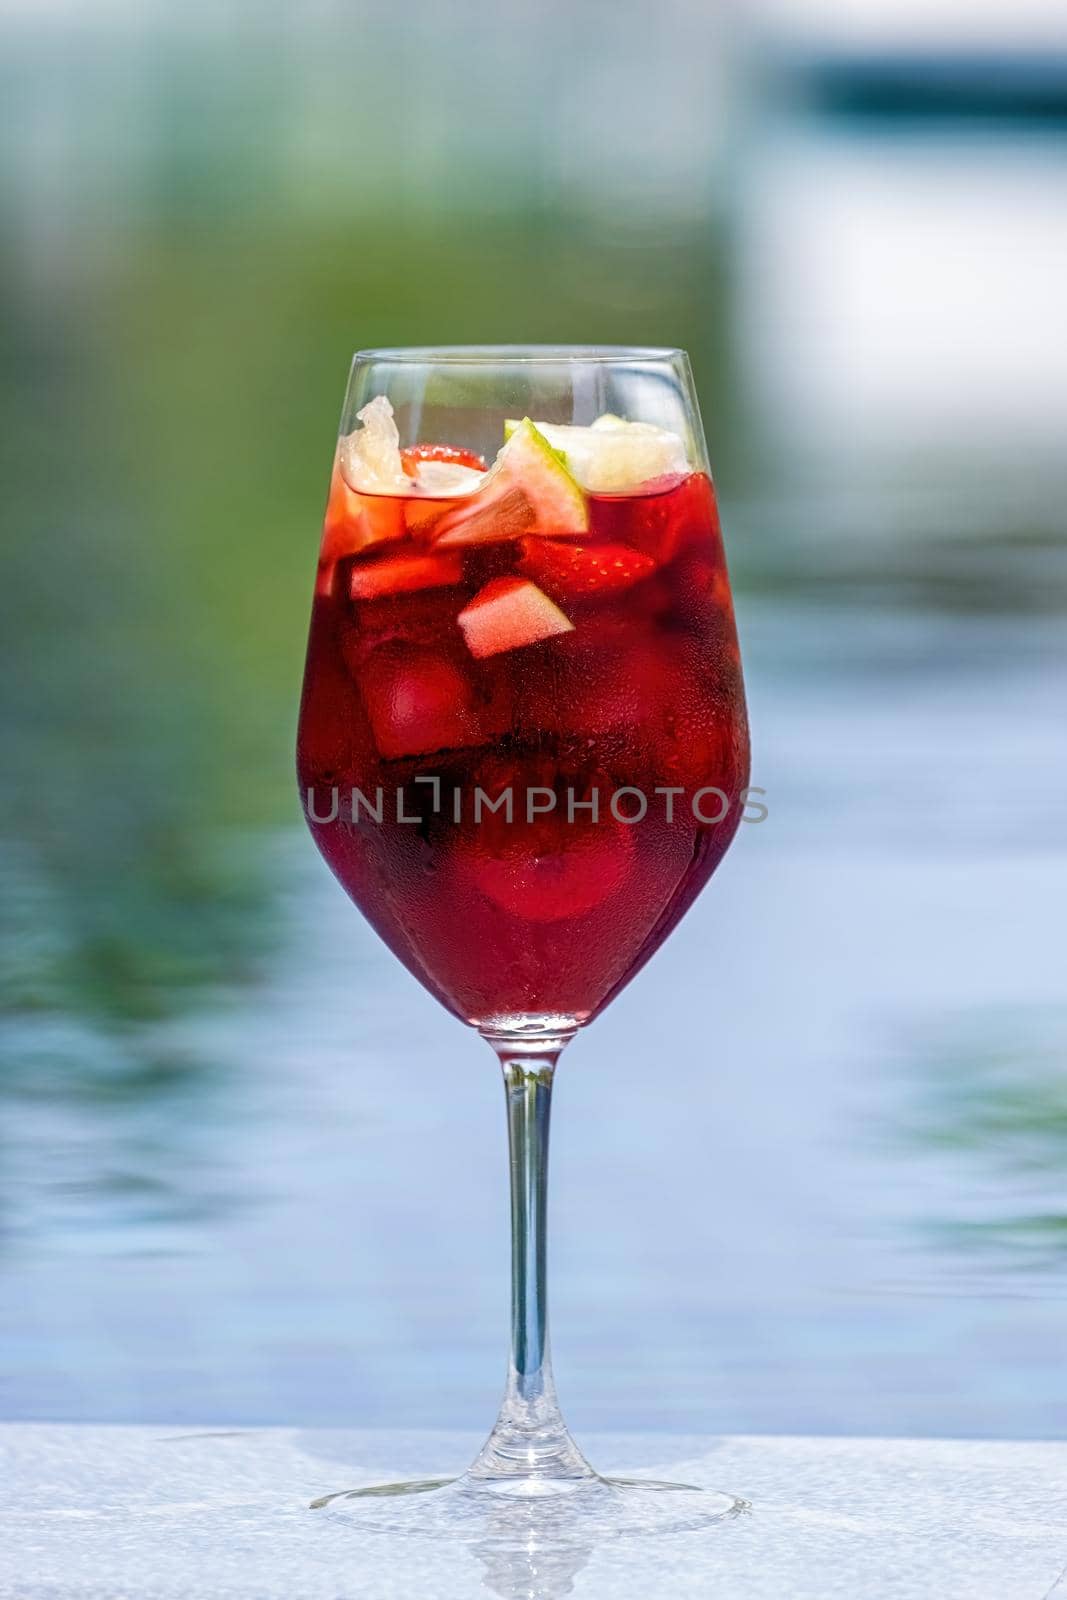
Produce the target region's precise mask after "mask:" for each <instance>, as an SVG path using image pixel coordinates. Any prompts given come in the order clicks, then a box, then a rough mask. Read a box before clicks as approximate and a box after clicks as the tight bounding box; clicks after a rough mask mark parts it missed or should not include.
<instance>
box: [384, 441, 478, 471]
mask: <svg viewBox="0 0 1067 1600" xmlns="http://www.w3.org/2000/svg"><path fill="white" fill-rule="evenodd" d="M420 461H444V462H447V463H448V465H449V466H453V467H470V468H471V470H472V471H473V472H484V471H485V460H484V458H483V457H482V456H480V455H478V453H477V451H475V450H465V449H464V448H463V446H462V445H458V444H409V445H408V447H407V449H406V450H401V452H400V465H401V466H402V467H403V469H404V471H405V472H406V473H407V475H408V477H409V478H414V477H415V475H416V473H417V472H418V470H419V462H420Z"/></svg>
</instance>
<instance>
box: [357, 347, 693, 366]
mask: <svg viewBox="0 0 1067 1600" xmlns="http://www.w3.org/2000/svg"><path fill="white" fill-rule="evenodd" d="M687 359H688V358H687V356H686V352H685V351H684V350H682V349H681V348H679V347H677V346H670V345H663V346H658V345H625V344H601V345H595V344H442V345H386V346H382V347H380V348H374V349H369V350H357V351H356V353H355V355H354V356H353V357H352V365H353V366H355V365H356V364H357V363H359V362H371V361H380V362H383V363H391V364H396V365H401V364H406V363H410V364H411V365H416V366H493V365H500V366H516V365H523V366H539V365H541V366H559V365H560V364H561V363H573V364H576V365H577V364H586V365H589V366H612V365H618V366H635V365H641V364H647V365H649V366H652V365H660V366H662V365H664V364H665V363H668V362H672V361H678V360H682V361H685V360H687Z"/></svg>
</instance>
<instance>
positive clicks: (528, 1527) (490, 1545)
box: [312, 1473, 748, 1596]
mask: <svg viewBox="0 0 1067 1600" xmlns="http://www.w3.org/2000/svg"><path fill="white" fill-rule="evenodd" d="M312 1509H313V1510H324V1511H326V1512H327V1514H328V1515H330V1516H334V1517H341V1518H343V1519H344V1520H345V1521H347V1522H349V1523H351V1524H352V1526H354V1527H359V1528H360V1529H361V1530H365V1531H367V1532H368V1533H385V1534H395V1535H400V1536H403V1537H405V1538H418V1537H420V1536H425V1537H427V1538H435V1537H437V1536H439V1535H448V1536H450V1537H452V1538H458V1539H460V1540H461V1541H462V1542H463V1543H466V1544H470V1545H472V1546H474V1547H475V1549H476V1551H477V1553H478V1554H480V1555H482V1556H483V1557H485V1558H486V1560H487V1561H488V1559H489V1557H490V1556H492V1558H493V1563H494V1565H495V1564H496V1563H497V1562H498V1561H499V1562H503V1563H504V1564H505V1565H507V1563H508V1562H509V1561H510V1560H511V1559H512V1558H514V1561H515V1562H517V1563H518V1566H519V1568H520V1569H521V1570H522V1571H527V1569H529V1570H532V1569H533V1568H534V1567H536V1569H537V1570H538V1572H539V1573H540V1574H541V1575H542V1577H543V1576H544V1574H545V1571H546V1563H547V1564H548V1566H552V1567H555V1566H559V1565H560V1563H562V1564H563V1566H565V1567H566V1568H567V1570H568V1572H569V1573H570V1574H572V1575H573V1573H574V1572H577V1571H579V1570H580V1569H581V1567H583V1566H584V1565H585V1562H586V1559H587V1558H588V1556H589V1555H590V1554H591V1553H592V1551H593V1549H594V1548H595V1547H596V1545H598V1544H601V1543H604V1542H605V1541H608V1540H612V1539H619V1538H625V1537H629V1536H648V1535H651V1534H661V1533H685V1532H690V1531H695V1530H698V1529H700V1528H704V1527H708V1526H710V1525H711V1524H713V1523H716V1522H723V1521H725V1520H727V1519H729V1518H731V1517H736V1516H738V1515H739V1514H740V1513H742V1512H744V1511H746V1510H747V1509H748V1502H747V1501H745V1500H739V1499H737V1498H736V1497H735V1496H734V1495H732V1494H725V1493H723V1491H722V1490H719V1489H702V1488H699V1487H698V1486H697V1485H695V1484H689V1483H664V1482H660V1481H659V1480H657V1479H654V1478H607V1477H601V1476H600V1474H599V1473H593V1474H592V1475H591V1476H589V1477H585V1478H578V1479H570V1480H568V1479H556V1480H551V1479H544V1478H540V1479H530V1478H521V1479H512V1480H500V1479H497V1480H495V1481H494V1480H488V1481H487V1480H486V1479H484V1478H476V1477H472V1476H471V1475H470V1474H467V1473H465V1474H464V1475H463V1476H462V1477H459V1478H420V1479H415V1480H413V1481H411V1482H408V1483H383V1484H372V1485H369V1486H367V1487H366V1488H361V1489H342V1490H340V1491H338V1492H337V1493H336V1494H328V1495H323V1496H322V1497H321V1499H318V1500H313V1501H312ZM560 1575H561V1576H562V1569H561V1572H560ZM526 1581H527V1585H528V1575H527V1580H526ZM487 1583H488V1577H487ZM489 1587H490V1588H492V1587H493V1585H492V1584H489ZM494 1592H496V1593H499V1594H501V1595H512V1594H515V1595H518V1594H522V1595H524V1596H525V1595H527V1594H529V1593H531V1592H535V1593H536V1594H538V1595H541V1594H542V1593H543V1594H544V1595H545V1596H549V1595H553V1594H557V1593H558V1594H566V1593H568V1592H569V1590H568V1589H567V1588H552V1587H549V1588H544V1589H542V1588H538V1589H536V1590H535V1591H530V1589H529V1587H528V1586H527V1587H525V1588H508V1587H504V1588H498V1589H496V1590H495V1591H494Z"/></svg>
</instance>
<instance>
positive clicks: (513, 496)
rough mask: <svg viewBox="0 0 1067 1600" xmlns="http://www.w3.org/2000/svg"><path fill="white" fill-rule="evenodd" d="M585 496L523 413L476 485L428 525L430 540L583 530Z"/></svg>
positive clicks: (453, 541) (586, 522) (586, 518)
mask: <svg viewBox="0 0 1067 1600" xmlns="http://www.w3.org/2000/svg"><path fill="white" fill-rule="evenodd" d="M588 527H589V510H588V507H587V506H586V503H585V496H584V495H583V494H582V491H581V489H580V488H579V487H578V484H577V483H576V482H575V480H574V478H573V477H572V476H571V474H570V472H569V471H568V470H567V467H566V464H565V463H564V461H563V459H562V457H561V455H560V453H559V451H558V450H554V449H553V447H552V446H551V444H549V442H548V440H547V439H546V438H545V436H544V434H543V433H541V432H540V431H539V430H538V429H537V428H536V427H535V426H534V424H533V423H532V422H531V421H530V419H529V417H525V418H524V419H523V421H522V422H517V423H516V424H515V426H514V428H513V429H512V430H511V434H510V437H509V438H508V440H507V443H506V444H505V445H504V447H503V449H502V450H501V451H500V454H499V455H498V456H497V458H496V461H495V462H494V464H493V465H492V467H490V469H489V471H488V472H487V473H486V476H485V479H484V481H483V483H482V486H481V488H480V489H479V490H478V491H477V492H476V493H475V494H473V495H471V497H470V499H469V500H468V501H467V503H466V504H465V505H463V506H459V507H457V509H456V510H455V511H453V512H451V513H450V514H449V515H448V516H447V517H443V518H442V519H441V521H440V522H438V523H436V524H435V526H434V535H433V536H434V542H435V543H436V544H443V545H449V544H472V543H475V542H488V541H490V540H500V539H518V538H520V537H522V536H523V535H525V534H542V535H547V536H549V537H551V536H553V535H555V536H556V537H561V536H566V535H568V534H574V533H585V531H586V530H587V528H588Z"/></svg>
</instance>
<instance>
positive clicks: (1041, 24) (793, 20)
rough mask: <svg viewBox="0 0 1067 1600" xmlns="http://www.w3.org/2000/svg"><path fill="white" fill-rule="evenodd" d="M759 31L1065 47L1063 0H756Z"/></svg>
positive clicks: (813, 37)
mask: <svg viewBox="0 0 1067 1600" xmlns="http://www.w3.org/2000/svg"><path fill="white" fill-rule="evenodd" d="M753 12H754V18H755V20H756V22H757V24H758V25H761V27H762V30H763V31H764V32H766V33H771V34H777V35H778V36H779V38H781V39H783V40H785V41H786V42H792V43H795V44H797V45H800V46H802V47H811V48H815V49H827V50H835V49H847V50H856V49H858V50H863V51H877V50H912V49H920V50H928V49H937V50H949V51H960V52H964V51H973V50H996V49H1011V50H1031V49H1033V50H1043V49H1047V48H1051V47H1055V46H1056V45H1060V46H1067V6H1065V5H1064V4H1063V0H1010V3H1009V0H970V3H969V4H967V5H962V4H961V3H960V0H845V3H843V4H842V3H840V0H839V3H838V4H828V3H827V0H756V3H755V5H754V7H753Z"/></svg>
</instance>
